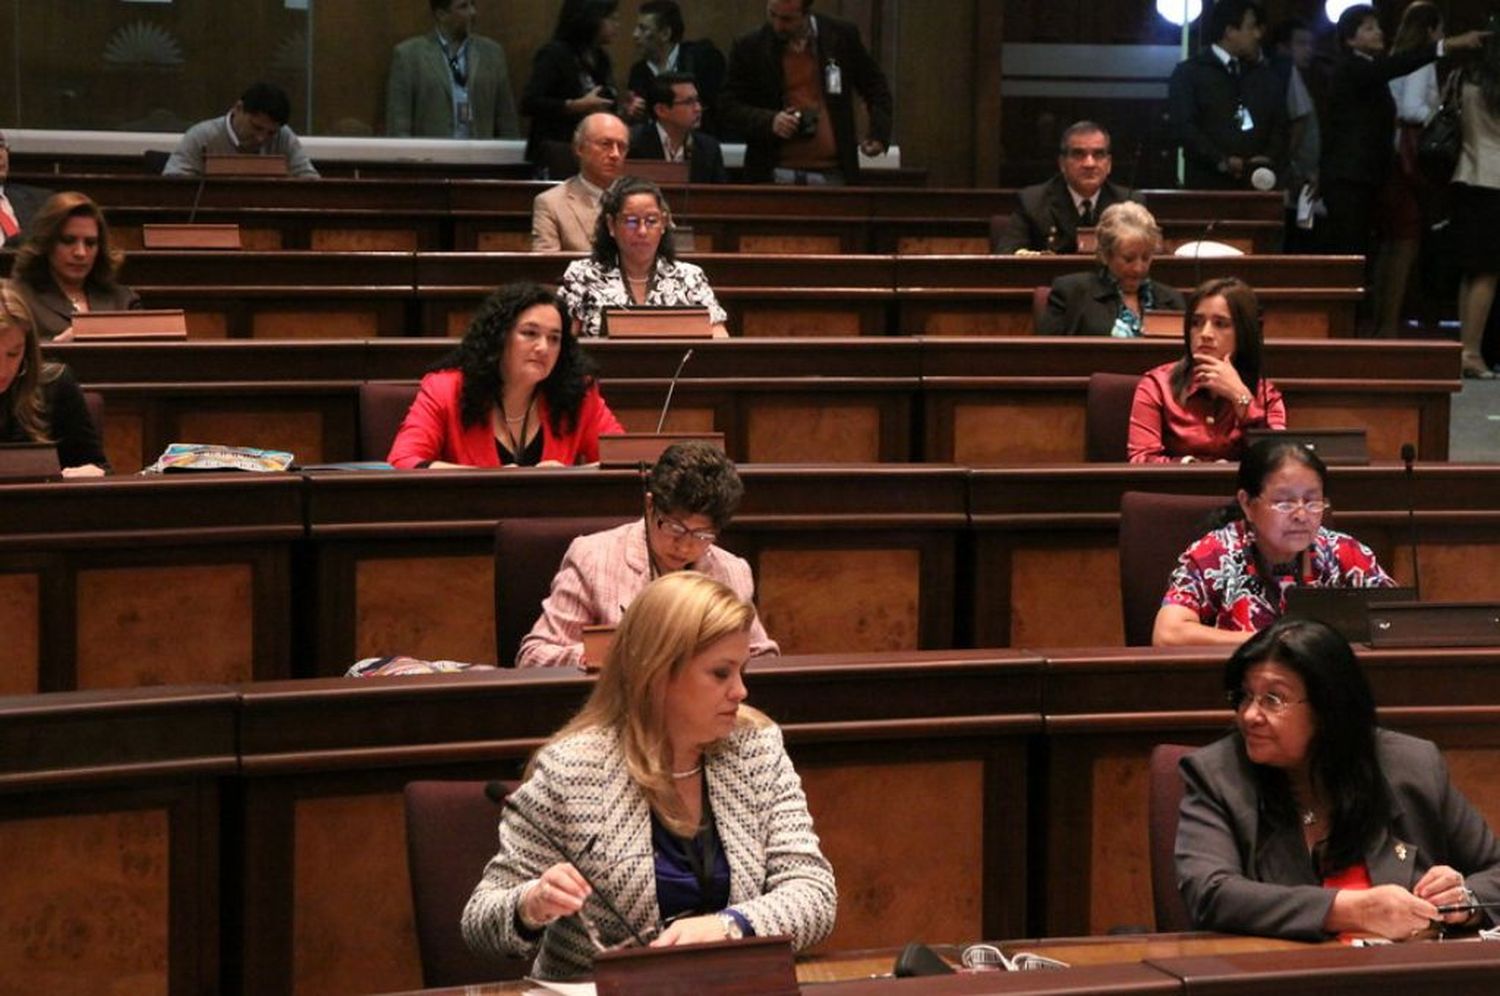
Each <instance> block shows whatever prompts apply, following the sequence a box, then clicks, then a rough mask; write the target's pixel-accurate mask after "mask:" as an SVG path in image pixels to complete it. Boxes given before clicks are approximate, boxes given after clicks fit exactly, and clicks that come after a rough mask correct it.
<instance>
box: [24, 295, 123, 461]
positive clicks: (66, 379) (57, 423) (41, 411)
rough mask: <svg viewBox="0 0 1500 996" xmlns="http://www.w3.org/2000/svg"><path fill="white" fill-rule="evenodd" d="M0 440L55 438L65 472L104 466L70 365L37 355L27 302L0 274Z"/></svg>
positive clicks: (96, 434) (96, 432)
mask: <svg viewBox="0 0 1500 996" xmlns="http://www.w3.org/2000/svg"><path fill="white" fill-rule="evenodd" d="M0 443H54V444H56V446H57V462H58V463H59V464H60V465H61V467H62V473H63V476H64V477H99V476H102V475H103V474H105V473H106V472H107V471H108V470H109V461H108V460H107V459H106V458H105V456H104V447H103V446H102V445H101V444H100V442H99V430H98V428H97V427H96V426H95V425H94V420H93V419H92V418H90V417H89V410H88V405H87V404H86V403H85V402H84V398H83V390H82V389H81V388H80V387H79V386H78V381H77V379H76V378H74V376H73V371H71V370H69V369H68V368H67V367H66V366H64V365H63V364H61V363H45V362H43V361H42V348H41V343H40V338H39V336H38V335H37V328H36V322H35V321H34V320H33V319H32V314H31V308H30V306H29V305H28V304H27V301H26V297H25V295H24V294H22V293H21V289H20V288H19V287H17V286H16V285H15V283H13V282H12V281H9V280H0Z"/></svg>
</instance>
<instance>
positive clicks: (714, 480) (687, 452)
mask: <svg viewBox="0 0 1500 996" xmlns="http://www.w3.org/2000/svg"><path fill="white" fill-rule="evenodd" d="M646 493H647V494H649V495H650V496H651V505H652V507H653V508H655V509H656V510H657V511H658V512H661V513H664V514H665V513H676V514H678V515H703V516H707V517H708V519H709V520H710V521H711V522H713V524H714V528H715V529H723V528H724V527H725V526H727V525H729V522H730V520H731V519H733V518H734V513H735V512H736V511H738V510H739V507H740V499H741V498H743V497H744V496H745V485H744V484H743V483H741V481H740V474H739V471H737V470H735V468H734V462H733V461H732V460H730V459H729V457H727V456H725V455H724V451H723V450H721V449H719V448H718V447H717V446H715V445H713V444H712V443H709V442H706V441H704V440H701V439H690V440H687V441H686V442H681V443H673V444H672V445H671V446H668V447H667V448H666V449H665V450H663V451H662V455H661V456H660V457H659V458H658V459H657V461H656V465H655V466H654V467H652V468H651V473H650V475H649V476H648V477H647V478H646Z"/></svg>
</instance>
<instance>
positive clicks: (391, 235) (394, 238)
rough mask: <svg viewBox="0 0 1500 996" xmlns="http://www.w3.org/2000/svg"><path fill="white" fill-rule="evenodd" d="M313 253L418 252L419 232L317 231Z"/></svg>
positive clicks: (374, 230)
mask: <svg viewBox="0 0 1500 996" xmlns="http://www.w3.org/2000/svg"><path fill="white" fill-rule="evenodd" d="M311 241H312V246H311V248H312V250H313V251H314V252H416V251H417V250H418V249H419V248H421V247H420V246H419V245H418V244H417V242H418V240H417V233H416V232H415V231H413V230H411V229H409V228H404V229H403V228H315V229H313V232H312V240H311Z"/></svg>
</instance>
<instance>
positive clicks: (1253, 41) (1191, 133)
mask: <svg viewBox="0 0 1500 996" xmlns="http://www.w3.org/2000/svg"><path fill="white" fill-rule="evenodd" d="M1263 24H1265V14H1264V13H1263V11H1262V10H1261V5H1260V3H1259V2H1258V0H1219V2H1218V3H1216V4H1214V7H1213V12H1212V13H1211V14H1210V15H1209V22H1208V36H1209V37H1210V38H1213V39H1214V43H1213V44H1212V45H1210V46H1209V47H1208V48H1205V49H1203V50H1202V51H1200V52H1199V53H1198V54H1197V55H1195V56H1193V57H1192V58H1190V59H1187V60H1185V61H1183V62H1180V63H1178V64H1177V68H1176V69H1173V70H1172V78H1171V79H1170V80H1169V81H1168V82H1167V107H1168V110H1169V113H1170V117H1171V121H1172V127H1173V128H1174V129H1175V131H1176V133H1177V141H1178V144H1179V145H1180V146H1182V155H1183V161H1184V165H1183V184H1184V186H1186V187H1188V188H1189V189H1195V190H1232V189H1236V188H1247V187H1249V186H1250V183H1251V177H1252V175H1253V174H1254V172H1255V170H1256V169H1257V168H1258V167H1262V166H1264V167H1266V168H1268V169H1270V170H1271V171H1272V172H1273V174H1274V175H1276V176H1280V175H1281V174H1283V173H1284V171H1285V168H1286V160H1287V142H1288V135H1289V128H1290V125H1289V123H1288V120H1287V93H1286V91H1287V81H1286V79H1285V78H1284V77H1283V76H1282V75H1281V74H1280V73H1279V72H1277V71H1276V70H1275V69H1274V68H1273V67H1272V66H1271V65H1270V63H1269V62H1268V61H1267V60H1266V59H1264V58H1262V57H1261V51H1260V33H1261V26H1262V25H1263Z"/></svg>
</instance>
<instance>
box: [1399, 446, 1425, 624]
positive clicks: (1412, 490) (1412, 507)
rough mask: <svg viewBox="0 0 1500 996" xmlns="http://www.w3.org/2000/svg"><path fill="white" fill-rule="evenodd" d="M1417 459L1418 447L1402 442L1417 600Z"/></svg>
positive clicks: (1419, 571) (1419, 582)
mask: <svg viewBox="0 0 1500 996" xmlns="http://www.w3.org/2000/svg"><path fill="white" fill-rule="evenodd" d="M1416 459H1417V448H1416V447H1415V446H1413V445H1412V444H1411V443H1402V444H1401V462H1402V463H1404V464H1406V530H1407V542H1408V543H1410V544H1411V576H1412V587H1413V588H1415V589H1416V592H1417V601H1419V602H1420V601H1421V600H1422V567H1421V564H1420V563H1419V562H1418V560H1417V494H1416V489H1417V484H1416V475H1415V474H1414V473H1413V472H1412V463H1413V461H1415V460H1416Z"/></svg>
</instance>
